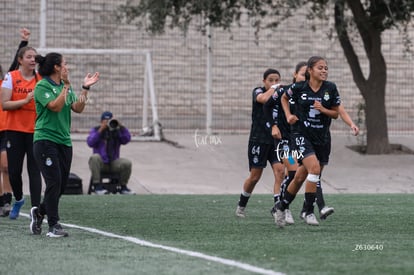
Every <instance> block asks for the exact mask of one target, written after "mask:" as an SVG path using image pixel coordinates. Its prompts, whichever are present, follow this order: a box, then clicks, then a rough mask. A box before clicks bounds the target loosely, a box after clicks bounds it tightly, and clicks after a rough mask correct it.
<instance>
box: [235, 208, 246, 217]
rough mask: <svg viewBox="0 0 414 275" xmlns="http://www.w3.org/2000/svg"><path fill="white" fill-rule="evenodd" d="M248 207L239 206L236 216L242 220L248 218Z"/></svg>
mask: <svg viewBox="0 0 414 275" xmlns="http://www.w3.org/2000/svg"><path fill="white" fill-rule="evenodd" d="M245 210H246V207H243V206H239V205H237V208H236V216H237V217H240V218H246V211H245Z"/></svg>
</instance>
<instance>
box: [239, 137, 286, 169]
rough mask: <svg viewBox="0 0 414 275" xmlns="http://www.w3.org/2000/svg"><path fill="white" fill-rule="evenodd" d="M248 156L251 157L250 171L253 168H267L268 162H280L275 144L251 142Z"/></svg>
mask: <svg viewBox="0 0 414 275" xmlns="http://www.w3.org/2000/svg"><path fill="white" fill-rule="evenodd" d="M247 154H248V157H249V170H250V169H252V168H265V167H266V165H267V162H268V161H269V163H270V164H273V163H275V162H278V160H277V157H276V151H275V146H274V144H265V143H254V142H250V141H249V147H248V152H247Z"/></svg>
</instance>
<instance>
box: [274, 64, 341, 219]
mask: <svg viewBox="0 0 414 275" xmlns="http://www.w3.org/2000/svg"><path fill="white" fill-rule="evenodd" d="M307 63H308V69H307V70H308V73H309V80H308V81H304V82H300V83H297V84H294V85H292V86H291V87H290V88H289V89H288V90H287V92H286V93H285V94H284V95H283V96H282V102H284V103H283V110H284V112H285V114H286V118H287V121H288V122H289V123H290V124H293V123H295V122H296V121H297V125H298V129H297V132H292V135H293V136H294V138H295V145H296V149H297V150H298V151H299V152H300V153H301V157H300V158H299V164H300V166H299V168H298V169H297V171H296V174H295V177H294V178H293V180H292V182H291V183H290V184H289V186H288V188H287V190H286V192H284V194H283V197H282V199H281V200H280V202H278V203H276V205H275V210H276V212H275V216H276V217H275V222H276V224H277V225H278V226H279V227H283V226H284V225H285V224H286V220H285V219H286V217H285V209H286V208H287V206H288V205H289V204H290V203H291V202H292V201H293V200H294V199H295V196H296V194H297V192H298V191H299V189H300V187H301V186H302V184H303V182H304V181H305V180H306V185H305V209H306V215H305V222H306V223H307V224H309V225H319V222H318V221H317V219H316V216H315V214H314V203H315V200H316V189H317V183H318V182H319V181H320V173H321V170H322V167H323V166H324V165H327V164H328V161H329V155H330V152H331V135H330V132H329V127H330V125H331V120H332V118H334V119H336V118H337V117H338V106H339V105H340V103H341V100H340V96H339V93H338V90H337V87H336V85H335V83H333V82H329V81H327V80H326V79H327V77H328V65H327V63H326V61H325V59H324V58H322V57H320V56H312V57H311V58H310V59H309V60H308V62H307ZM289 98H292V99H293V100H294V102H295V104H296V111H297V116H295V115H293V114H291V113H290V108H289V105H288V100H289Z"/></svg>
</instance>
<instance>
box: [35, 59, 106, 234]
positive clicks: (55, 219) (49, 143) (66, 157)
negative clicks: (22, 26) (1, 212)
mask: <svg viewBox="0 0 414 275" xmlns="http://www.w3.org/2000/svg"><path fill="white" fill-rule="evenodd" d="M36 62H37V63H38V64H39V73H40V75H41V76H42V77H43V79H42V80H41V81H39V83H38V84H37V86H36V89H35V91H34V99H35V104H36V113H37V119H36V125H35V132H34V146H33V147H34V148H33V150H34V154H35V158H36V162H37V164H38V166H39V168H40V171H41V172H42V175H43V178H44V179H45V183H46V190H45V195H44V199H43V202H42V203H41V205H40V207H36V206H35V207H32V209H31V210H30V213H31V217H32V219H31V223H30V230H31V232H32V233H33V234H35V235H39V234H41V232H42V221H43V218H44V216H45V215H47V221H48V225H49V231H48V233H47V234H46V236H48V237H67V236H68V233H67V232H66V231H65V230H64V229H63V228H62V226H61V225H60V223H59V200H60V198H61V195H62V194H63V192H64V190H65V186H66V183H67V181H68V177H69V172H70V167H71V164H72V154H73V150H72V140H71V136H70V127H71V111H74V112H75V113H82V112H83V110H84V108H85V104H86V102H87V96H88V91H89V89H90V87H91V86H92V85H94V84H95V83H96V82H97V81H98V80H99V73H98V72H96V73H94V74H90V73H88V74H87V75H86V76H85V78H84V79H83V85H82V92H81V94H80V96H79V97H78V96H76V94H75V93H74V91H73V88H72V86H71V83H70V81H69V71H68V66H67V63H66V59H65V58H64V57H63V56H62V55H61V54H59V53H48V54H47V55H46V56H41V55H37V56H36Z"/></svg>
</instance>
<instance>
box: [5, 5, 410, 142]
mask: <svg viewBox="0 0 414 275" xmlns="http://www.w3.org/2000/svg"><path fill="white" fill-rule="evenodd" d="M113 2H114V1H108V0H94V1H92V0H72V1H63V0H54V1H51V0H49V1H47V5H46V12H47V17H46V23H47V24H46V28H47V31H46V46H47V47H50V48H106V49H108V48H109V49H110V48H128V49H149V50H151V51H152V58H153V66H154V73H155V88H156V93H157V98H158V111H159V117H160V121H161V123H162V125H163V128H164V130H165V131H175V132H177V131H182V130H183V129H184V130H189V131H194V130H195V129H201V130H203V129H205V120H206V119H205V115H206V107H205V106H206V96H205V94H206V91H205V90H206V56H207V51H206V39H207V38H206V37H205V36H203V35H202V34H201V33H200V32H199V31H198V30H197V28H196V25H193V26H192V28H190V30H189V32H188V34H187V35H186V36H184V35H183V33H182V32H181V31H180V30H176V29H173V30H171V29H166V32H165V34H163V35H161V36H151V35H149V34H147V33H146V32H145V31H143V30H139V29H138V28H137V27H136V26H135V25H125V24H121V23H118V22H116V21H115V20H114V11H115V10H116V7H117V5H119V4H121V3H124V1H117V2H116V3H113ZM305 15H306V8H304V9H302V10H299V11H298V12H297V13H296V14H295V16H293V17H292V18H290V19H288V20H286V21H284V22H283V23H282V24H280V25H279V27H278V28H277V29H276V30H273V31H271V30H263V31H262V32H261V33H260V36H259V40H257V41H256V40H255V37H254V29H253V28H251V27H250V26H249V24H248V22H247V20H246V19H243V20H242V25H241V26H240V27H238V26H235V27H234V28H233V29H232V31H231V32H228V31H223V30H221V29H213V30H212V38H213V40H212V42H213V56H214V57H213V125H212V126H213V130H215V131H226V132H239V131H248V130H249V127H250V112H251V90H252V89H253V88H254V87H255V86H258V85H261V80H262V74H263V72H264V71H265V70H266V69H267V68H269V67H273V68H276V69H278V70H279V71H280V72H281V74H282V79H283V82H284V83H290V81H291V74H292V72H293V69H294V66H295V64H296V63H297V62H298V61H302V60H307V59H308V58H309V57H310V56H311V55H322V56H324V57H325V58H326V59H327V61H328V65H329V80H331V81H334V82H336V83H337V85H338V87H339V90H340V94H341V96H342V99H343V104H344V105H345V108H346V109H347V110H348V111H349V113H350V114H351V116H352V118H353V119H354V120H357V119H358V116H357V113H358V107H357V106H358V104H360V103H362V97H361V95H360V93H359V91H358V90H357V88H356V86H355V84H354V83H353V79H352V74H351V71H350V69H349V66H348V64H347V62H346V59H345V57H344V56H343V51H342V48H341V47H340V45H339V43H338V41H337V40H335V39H332V40H329V39H328V38H327V33H328V32H329V31H330V30H329V24H327V23H323V22H321V23H319V24H316V25H315V27H316V31H312V30H311V29H310V22H309V21H307V19H306V16H305ZM195 23H199V22H197V19H196V20H195ZM0 25H1V26H2V30H3V31H2V32H1V33H0V41H1V47H0V64H1V65H3V67H7V66H8V65H9V64H10V62H11V60H12V58H13V55H14V52H15V48H16V46H17V44H18V43H19V33H18V29H19V28H20V27H23V26H24V27H28V28H30V30H31V31H32V36H31V40H30V44H31V45H32V46H34V47H39V46H40V44H39V43H40V40H39V35H40V0H35V1H29V0H25V1H23V0H16V1H1V3H0ZM410 33H411V37H412V34H413V31H412V30H410ZM360 46H361V45H358V44H357V46H356V49H357V52H358V54H359V58H360V61H361V63H362V65H363V68H364V70H365V71H364V72H365V74H366V75H368V74H369V72H368V71H367V69H366V68H367V60H366V57H365V56H364V53H363V50H362V48H361V47H360ZM383 53H384V56H385V58H386V61H387V68H388V76H387V98H386V100H387V113H388V123H389V130H390V133H391V134H392V133H398V134H401V133H410V132H411V133H412V131H413V121H414V111H413V105H414V100H413V93H412V91H411V87H410V85H409V83H410V82H411V79H412V76H413V73H414V68H413V64H412V60H411V57H410V56H406V55H404V53H403V46H402V39H401V36H400V35H399V33H398V31H387V32H385V33H384V35H383ZM140 58H142V57H140V56H138V55H137V56H131V57H128V56H127V57H119V56H99V55H96V56H88V57H86V56H80V57H79V56H69V57H68V59H69V60H68V62H69V64H70V66H71V78H72V79H73V83H76V84H74V86H75V87H78V86H80V85H81V80H82V77H83V76H84V74H85V73H86V72H87V71H95V70H99V71H100V72H101V76H102V77H101V82H100V83H99V84H98V85H97V86H96V88H94V89H95V91H92V92H91V103H90V104H89V106H87V110H86V111H85V113H84V114H82V115H74V116H73V118H74V122H73V128H74V131H84V130H85V129H88V128H90V127H91V126H93V124H94V123H96V122H97V120H98V119H99V114H100V113H101V112H102V111H103V110H106V109H111V110H112V111H113V112H114V113H116V114H117V116H118V117H120V118H122V119H123V120H125V121H126V123H127V124H129V125H128V126H129V127H130V128H133V129H134V130H136V131H139V129H140V127H141V126H142V125H141V119H142V90H143V89H142V81H143V79H142V76H143V67H142V66H140V65H132V63H134V62H135V61H136V62H135V63H137V62H138V63H139V62H141V60H140ZM131 60H133V62H131ZM134 60H135V61H134ZM332 128H333V130H337V131H341V132H343V133H348V130H347V128H346V127H344V124H343V123H342V122H340V121H335V122H334V123H333V126H332Z"/></svg>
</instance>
